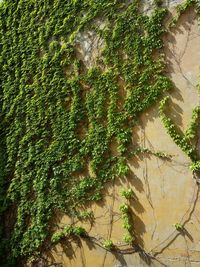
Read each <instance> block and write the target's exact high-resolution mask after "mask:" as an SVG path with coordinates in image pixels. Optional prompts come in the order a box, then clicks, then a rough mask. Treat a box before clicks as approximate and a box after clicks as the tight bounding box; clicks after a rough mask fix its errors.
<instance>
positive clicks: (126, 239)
mask: <svg viewBox="0 0 200 267" xmlns="http://www.w3.org/2000/svg"><path fill="white" fill-rule="evenodd" d="M123 241H124V242H125V243H127V244H129V245H131V244H132V243H133V241H134V238H133V237H132V236H131V235H130V234H129V233H128V234H125V235H124V236H123Z"/></svg>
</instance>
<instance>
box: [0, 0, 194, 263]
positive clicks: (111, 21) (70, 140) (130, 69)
mask: <svg viewBox="0 0 200 267" xmlns="http://www.w3.org/2000/svg"><path fill="white" fill-rule="evenodd" d="M197 2H198V1H187V3H188V5H187V4H186V6H185V8H186V7H188V6H189V5H192V4H196V3H197ZM181 12H182V9H181ZM166 15H167V10H166V9H165V8H163V7H162V1H158V0H157V1H154V10H153V12H152V13H151V15H149V16H148V15H147V14H145V13H144V12H141V1H139V0H133V1H131V3H130V1H123V3H122V1H118V0H115V1H113V0H101V1H95V0H83V1H79V0H71V1H63V0H54V1H53V0H42V1H40V0H39V1H38V0H37V1H35V0H31V1H29V0H16V1H11V0H6V1H4V2H3V3H1V4H0V51H1V53H0V55H1V56H0V89H1V91H0V107H1V114H0V116H1V122H0V127H1V129H0V131H1V137H2V138H1V143H0V145H1V152H0V153H1V158H0V169H1V170H2V171H1V172H0V175H1V176H0V190H1V192H0V194H1V195H0V205H1V210H0V215H1V216H2V218H4V217H5V213H8V212H9V210H15V213H14V214H15V216H14V219H13V221H14V222H13V224H12V225H11V226H12V227H11V228H12V229H11V232H10V233H9V234H7V233H4V232H3V231H2V227H5V225H6V223H7V222H6V221H5V220H1V221H2V226H1V228H0V235H1V237H2V238H1V240H2V242H1V247H0V253H1V251H2V253H3V250H4V251H5V254H4V255H7V257H5V265H4V266H9V265H10V266H16V263H17V262H19V261H20V260H26V259H27V258H30V257H31V258H32V257H35V259H37V258H38V257H39V256H40V253H41V251H42V249H43V246H44V244H46V242H48V240H49V239H51V241H52V242H58V241H59V240H60V239H61V238H63V237H65V238H66V237H68V236H70V235H76V236H82V235H84V234H85V232H84V229H82V228H80V227H75V226H66V228H64V230H63V231H61V232H59V233H52V228H51V224H50V221H51V218H52V216H53V214H54V213H55V212H56V211H62V212H63V213H65V214H67V215H68V216H69V217H76V218H79V219H80V217H81V212H80V207H81V205H83V204H85V203H86V202H88V201H99V200H101V198H102V195H101V192H102V189H103V187H104V184H105V183H106V182H108V181H110V180H114V179H118V178H119V177H120V176H126V175H127V174H128V173H129V168H128V165H127V162H126V159H127V158H128V157H129V156H130V154H131V153H132V155H133V154H136V153H138V152H148V153H149V152H150V151H144V149H138V147H136V148H135V150H134V151H131V152H130V147H132V146H131V145H132V142H133V140H132V138H131V137H132V128H133V126H134V125H135V124H136V122H137V118H138V116H139V115H140V114H141V113H142V112H144V111H145V110H146V109H148V108H149V107H151V106H152V105H153V104H154V103H156V102H157V101H158V99H159V98H160V96H162V94H163V93H164V92H166V91H167V90H169V89H171V88H173V85H172V83H171V81H170V80H169V79H168V78H167V76H166V75H165V64H164V59H163V55H162V47H163V42H162V35H163V34H164V33H165V32H166V29H165V27H164V25H163V21H164V19H165V17H166ZM98 18H101V19H103V22H102V25H103V27H99V26H98V24H97V19H98ZM87 30H92V31H93V32H94V34H95V35H96V36H98V38H100V39H101V40H102V42H103V48H102V51H101V56H100V57H99V58H98V60H97V61H96V62H95V64H94V65H93V66H91V67H87V66H86V65H85V63H84V60H83V59H81V58H80V57H79V55H78V50H77V38H78V36H79V35H81V34H84V32H85V31H87ZM121 83H123V88H122V86H121ZM122 95H123V96H122ZM163 101H164V102H162V105H161V114H162V119H163V122H164V124H165V126H166V128H167V129H168V132H169V134H170V135H171V136H172V138H173V140H174V141H175V142H176V143H177V144H178V145H180V146H181V148H182V150H183V151H184V152H186V153H187V155H188V156H189V157H191V158H192V159H196V158H195V156H194V155H193V154H194V153H193V152H194V151H193V148H192V147H191V145H190V144H189V143H188V141H187V138H186V137H185V138H183V139H181V138H180V136H179V135H178V134H177V133H176V132H175V130H174V127H173V124H171V122H170V121H169V119H167V117H165V115H164V113H163V108H164V104H165V100H163ZM197 114H199V109H197V110H196V111H194V120H195V121H194V122H193V123H192V125H191V128H190V131H188V133H189V132H190V134H191V133H192V134H193V133H194V132H195V128H196V117H195V116H196V115H197ZM113 143H117V153H116V152H114V151H113V149H112V144H113ZM154 154H156V153H154ZM156 156H160V157H165V156H166V155H165V154H164V153H161V152H160V154H157V155H156ZM81 173H84V174H85V177H84V178H82V177H81V176H80V174H81ZM129 193H130V192H126V193H124V196H125V198H126V196H129ZM126 205H127V204H124V206H120V211H121V212H122V217H123V220H124V228H125V229H126V230H127V234H126V236H125V237H124V241H125V242H126V243H128V244H132V243H133V242H134V241H135V239H134V237H133V235H132V231H131V230H132V229H131V227H132V226H131V227H129V225H130V221H129V214H128V210H127V207H128V206H126ZM90 215H91V214H87V213H86V214H82V217H83V216H86V217H89V216H90ZM104 246H105V247H106V248H112V247H113V243H112V241H111V240H107V242H105V244H104Z"/></svg>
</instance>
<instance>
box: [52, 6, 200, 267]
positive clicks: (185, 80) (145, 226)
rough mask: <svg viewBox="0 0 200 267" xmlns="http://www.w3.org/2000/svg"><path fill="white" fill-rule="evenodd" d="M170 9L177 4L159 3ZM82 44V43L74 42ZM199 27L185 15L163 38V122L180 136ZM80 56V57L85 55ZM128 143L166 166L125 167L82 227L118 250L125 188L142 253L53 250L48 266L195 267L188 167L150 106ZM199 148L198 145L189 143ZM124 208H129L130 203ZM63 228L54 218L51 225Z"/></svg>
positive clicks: (199, 57)
mask: <svg viewBox="0 0 200 267" xmlns="http://www.w3.org/2000/svg"><path fill="white" fill-rule="evenodd" d="M166 2H167V3H168V4H171V5H172V6H173V5H175V4H176V3H177V2H180V1H166ZM85 37H86V38H91V42H92V43H93V45H94V47H93V48H91V47H89V46H88V47H87V45H88V44H87V42H85V41H84V40H83V37H81V36H80V40H81V41H80V40H79V41H80V42H79V43H80V45H79V48H80V51H79V52H80V56H82V57H85V61H86V64H88V66H90V65H91V64H92V62H93V60H95V57H96V55H97V54H98V53H97V51H98V49H97V48H95V47H96V46H98V45H99V46H100V47H101V46H102V45H103V44H102V43H101V41H100V40H93V36H92V32H91V33H87V34H86V35H85ZM81 38H82V39H81ZM199 48H200V27H199V26H198V24H197V19H196V17H195V13H194V12H193V11H192V10H189V11H188V12H187V13H186V14H184V15H182V16H181V18H180V19H179V22H178V25H177V27H176V28H174V29H173V30H172V33H171V34H170V35H169V34H168V35H166V36H165V53H166V64H167V72H168V75H169V76H170V77H171V79H172V80H173V82H174V89H173V90H172V92H171V101H170V107H169V116H170V117H171V118H172V119H173V121H174V122H175V123H176V125H178V127H180V129H181V130H183V131H184V130H185V129H186V128H187V125H188V124H189V122H190V119H191V114H192V109H193V108H194V107H195V106H196V105H198V104H199V96H198V92H197V88H196V87H195V85H196V84H197V83H199V80H200V79H199V76H198V75H199V72H200V69H199V65H200V49H199ZM84 49H85V50H84ZM87 51H88V53H86V52H87ZM133 140H134V142H138V144H141V145H143V146H145V147H148V148H150V149H151V150H152V151H155V152H156V151H163V152H165V153H168V154H170V155H172V159H171V160H162V159H158V158H157V157H155V156H153V155H141V156H140V157H135V158H133V159H132V161H130V162H129V165H130V169H131V173H130V176H129V178H128V179H127V178H126V179H124V180H123V179H121V180H118V181H117V182H115V183H110V184H108V185H107V188H106V190H105V194H104V196H106V197H105V199H104V200H103V201H102V202H101V203H99V204H98V205H97V204H93V205H92V206H91V207H89V208H90V209H92V210H93V212H94V214H95V222H94V224H90V223H88V224H84V227H85V228H86V229H87V230H88V232H89V234H90V235H91V236H94V237H96V238H97V239H98V238H104V239H112V240H113V241H114V242H115V244H117V245H118V246H120V245H122V244H123V242H122V236H123V234H124V230H123V228H122V221H121V218H120V214H119V205H120V203H122V202H123V200H122V197H121V196H120V191H121V189H122V188H123V187H126V188H127V187H129V188H132V189H133V191H134V192H135V194H136V196H137V199H135V200H133V201H134V203H133V204H134V205H131V206H132V207H134V208H133V214H134V215H133V217H132V220H133V223H134V228H135V232H136V233H137V238H138V240H139V243H140V244H139V245H140V246H141V247H142V248H143V249H144V250H145V251H146V252H147V253H148V254H149V255H151V256H152V258H150V257H147V256H146V255H145V254H141V253H140V254H139V253H135V254H130V255H120V254H115V253H111V252H108V251H105V250H104V249H102V248H100V247H99V246H96V245H95V244H94V243H92V242H90V241H87V242H85V241H78V242H75V241H74V242H72V243H70V244H68V243H67V244H66V242H65V243H63V244H58V245H56V246H55V247H54V248H53V249H52V250H51V251H49V253H48V257H49V259H50V260H51V261H52V262H54V263H55V262H56V263H58V264H59V263H61V266H67V267H68V266H70V267H83V266H85V267H122V266H129V267H133V266H134V267H140V266H175V267H179V266H180V267H182V266H191V267H193V266H195V267H197V266H200V198H199V191H198V187H197V185H196V181H195V180H194V178H193V176H192V172H191V171H190V170H189V165H190V161H189V159H188V158H187V157H186V156H185V155H184V153H183V152H182V151H181V150H180V149H179V148H178V147H177V146H176V144H175V143H174V142H173V141H172V140H171V138H170V136H169V135H168V134H167V133H166V130H165V129H164V128H163V125H162V123H161V120H160V118H159V115H158V106H155V107H154V108H152V109H150V110H148V112H146V113H145V114H143V115H142V116H141V118H140V125H139V126H137V127H135V128H134V129H133ZM197 145H199V144H197ZM130 204H131V203H130ZM66 222H69V220H68V218H67V217H66V216H63V217H62V216H60V217H59V218H58V221H57V223H58V224H59V225H64V224H66ZM175 223H181V224H182V225H184V228H185V230H184V232H183V233H180V232H178V231H176V229H175V227H174V226H173V224H175Z"/></svg>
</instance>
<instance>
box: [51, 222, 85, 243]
mask: <svg viewBox="0 0 200 267" xmlns="http://www.w3.org/2000/svg"><path fill="white" fill-rule="evenodd" d="M70 235H71V236H73V235H74V236H79V237H82V236H85V235H86V231H85V229H84V228H82V227H80V226H72V225H67V226H65V227H64V229H63V230H62V231H61V230H60V231H58V232H55V233H54V234H53V235H52V237H51V241H52V242H53V243H57V242H59V241H60V240H61V239H63V238H65V237H69V236H70Z"/></svg>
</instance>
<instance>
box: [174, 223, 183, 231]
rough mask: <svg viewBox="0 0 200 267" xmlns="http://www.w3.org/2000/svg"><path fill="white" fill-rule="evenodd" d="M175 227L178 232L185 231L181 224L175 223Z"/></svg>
mask: <svg viewBox="0 0 200 267" xmlns="http://www.w3.org/2000/svg"><path fill="white" fill-rule="evenodd" d="M174 227H175V228H176V230H177V231H182V230H183V225H182V224H180V223H175V224H174Z"/></svg>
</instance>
